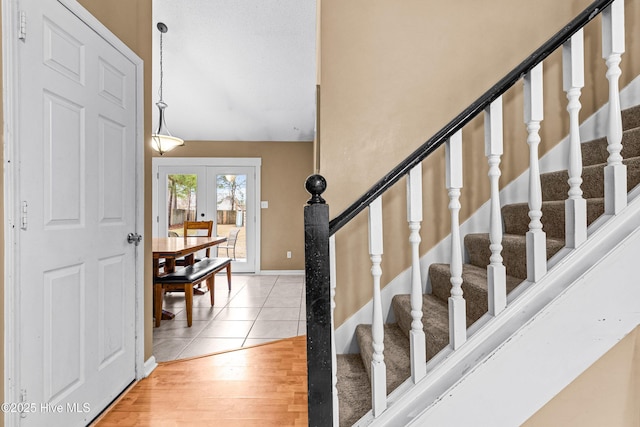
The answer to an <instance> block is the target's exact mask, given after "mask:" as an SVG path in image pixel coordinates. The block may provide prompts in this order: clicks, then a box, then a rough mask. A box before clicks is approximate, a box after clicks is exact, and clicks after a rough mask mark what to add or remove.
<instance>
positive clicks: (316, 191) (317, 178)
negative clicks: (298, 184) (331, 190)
mask: <svg viewBox="0 0 640 427" xmlns="http://www.w3.org/2000/svg"><path fill="white" fill-rule="evenodd" d="M304 187H305V188H306V189H307V192H308V193H309V194H311V198H310V199H309V200H307V204H308V205H315V204H318V203H325V200H324V199H323V198H322V197H320V195H321V194H322V193H324V190H326V189H327V180H326V179H324V177H323V176H322V175H318V174H315V175H311V176H309V177H308V178H307V180H306V181H305V183H304Z"/></svg>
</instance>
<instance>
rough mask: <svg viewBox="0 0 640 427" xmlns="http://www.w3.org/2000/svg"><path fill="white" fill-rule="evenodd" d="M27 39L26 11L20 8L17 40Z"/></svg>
mask: <svg viewBox="0 0 640 427" xmlns="http://www.w3.org/2000/svg"><path fill="white" fill-rule="evenodd" d="M26 39H27V12H25V11H23V10H21V11H20V16H19V21H18V40H26Z"/></svg>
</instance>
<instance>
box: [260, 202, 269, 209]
mask: <svg viewBox="0 0 640 427" xmlns="http://www.w3.org/2000/svg"><path fill="white" fill-rule="evenodd" d="M268 207H269V201H268V200H262V201H261V202H260V208H262V209H267V208H268Z"/></svg>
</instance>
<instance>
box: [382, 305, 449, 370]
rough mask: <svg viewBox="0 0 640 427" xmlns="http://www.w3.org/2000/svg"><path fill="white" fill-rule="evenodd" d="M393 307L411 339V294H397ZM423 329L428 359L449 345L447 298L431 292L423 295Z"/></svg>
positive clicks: (406, 337) (405, 334)
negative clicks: (436, 295)
mask: <svg viewBox="0 0 640 427" xmlns="http://www.w3.org/2000/svg"><path fill="white" fill-rule="evenodd" d="M391 307H392V309H393V312H394V314H395V316H396V322H397V324H398V327H399V328H400V330H402V332H403V333H404V336H405V339H406V340H407V342H408V341H409V331H411V296H410V295H406V294H400V295H395V296H394V297H393V300H392V301H391ZM422 313H423V317H422V329H423V330H424V334H425V341H426V343H427V344H426V345H427V360H429V359H431V358H432V357H433V356H435V355H436V353H438V352H439V351H440V350H442V349H443V348H445V347H446V346H447V345H449V309H448V303H447V301H446V300H444V301H443V300H441V299H439V298H437V297H435V296H433V295H431V294H424V295H422Z"/></svg>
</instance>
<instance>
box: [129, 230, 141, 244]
mask: <svg viewBox="0 0 640 427" xmlns="http://www.w3.org/2000/svg"><path fill="white" fill-rule="evenodd" d="M141 241H142V235H140V234H138V233H129V234H127V242H129V243H134V244H135V245H136V246H138V244H139V243H140V242H141Z"/></svg>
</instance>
